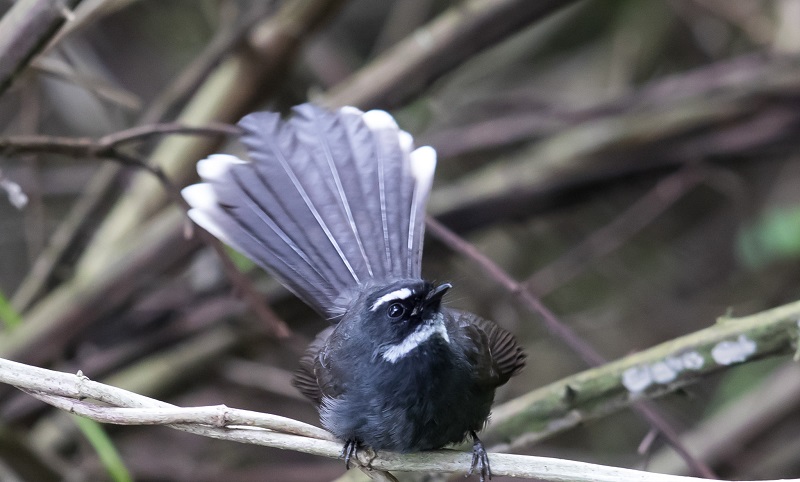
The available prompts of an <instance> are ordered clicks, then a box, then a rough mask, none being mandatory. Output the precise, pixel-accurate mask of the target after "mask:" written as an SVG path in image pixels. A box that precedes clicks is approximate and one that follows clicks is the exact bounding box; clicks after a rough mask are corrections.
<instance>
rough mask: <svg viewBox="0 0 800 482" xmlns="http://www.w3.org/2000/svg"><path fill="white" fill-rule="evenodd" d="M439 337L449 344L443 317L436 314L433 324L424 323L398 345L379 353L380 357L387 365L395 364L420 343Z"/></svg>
mask: <svg viewBox="0 0 800 482" xmlns="http://www.w3.org/2000/svg"><path fill="white" fill-rule="evenodd" d="M437 334H438V335H439V336H440V337H441V338H442V339H443V340H444V341H445V342H447V343H450V337H449V336H448V335H447V328H446V327H445V326H444V316H442V314H441V313H437V314H436V317H435V318H434V321H433V323H426V324H424V325H421V326H419V327H417V329H416V330H414V331H413V332H412V333H411V334H410V335H408V336H407V337H406V338H405V339H404V340H403V341H401V342H400V343H396V344H394V345H390V346H389V348H388V349H387V350H385V351H384V352H383V353H381V357H383V359H384V360H386V361H388V362H389V363H396V362H397V360H399V359H401V358H403V357H404V356H406V355H407V354H408V353H409V352H410V351H411V350H413V349H415V348H417V347H418V346H420V345H421V344H422V343H424V342H425V341H427V340H428V339H430V337H432V336H433V335H437Z"/></svg>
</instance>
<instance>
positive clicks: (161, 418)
mask: <svg viewBox="0 0 800 482" xmlns="http://www.w3.org/2000/svg"><path fill="white" fill-rule="evenodd" d="M0 382H3V383H7V384H10V385H14V386H16V387H18V388H21V389H23V390H25V391H28V392H35V393H32V394H33V395H34V396H36V397H37V398H40V399H42V400H44V401H46V402H48V403H51V402H52V403H54V404H56V405H59V406H61V407H63V408H64V409H66V410H68V411H71V412H73V413H79V414H81V415H83V416H87V417H89V418H93V419H95V420H98V421H103V422H112V421H113V423H124V424H140V423H142V422H145V423H147V424H167V425H168V426H170V427H172V428H175V429H178V430H183V431H186V432H190V433H195V434H199V435H204V436H208V437H213V438H218V439H223V440H231V441H236V442H242V443H250V444H256V445H264V446H269V447H275V448H279V449H284V450H294V451H298V452H304V453H309V454H314V455H320V456H323V457H329V458H339V457H340V456H341V443H340V442H335V441H333V440H331V436H330V435H329V434H327V433H322V432H324V431H322V430H320V429H316V428H315V427H310V426H308V425H306V424H303V423H301V422H297V421H294V420H290V419H285V418H283V417H275V416H272V415H268V414H261V413H256V412H250V411H247V410H235V409H230V408H227V407H222V406H217V407H195V408H185V409H184V408H178V407H174V406H172V405H170V404H167V403H165V402H161V401H158V400H154V399H151V398H148V397H144V396H141V395H138V394H135V393H132V392H128V391H126V390H122V389H119V388H115V387H112V386H109V385H104V384H102V383H98V382H94V381H91V380H89V379H87V378H86V377H84V376H82V375H81V374H80V373H79V374H78V375H73V374H68V373H62V372H56V371H52V370H46V369H43V368H38V367H33V366H29V365H24V364H21V363H17V362H12V361H9V360H4V359H0ZM86 399H93V400H98V401H102V402H104V403H108V404H112V405H114V407H105V406H100V405H95V406H92V405H91V404H89V403H88V402H86V401H85V400H86ZM174 422H178V423H174ZM242 425H245V426H244V427H242ZM265 425H268V426H269V427H270V429H265V428H262V427H263V426H265ZM287 427H291V430H294V431H302V432H303V433H308V434H309V435H308V436H301V435H295V434H290V433H286V432H285V430H286V429H287ZM272 429H274V430H272ZM275 430H280V432H279V431H275ZM312 434H313V435H312ZM317 436H319V438H318V437H317ZM367 452H369V451H361V452H360V453H359V454H358V457H357V458H358V463H359V464H361V465H362V466H365V467H368V468H369V469H372V470H401V471H420V472H422V471H424V472H442V473H453V472H462V473H463V472H465V471H466V469H467V468H468V467H469V466H470V465H471V462H472V454H470V453H468V452H454V451H450V450H438V451H429V452H419V453H413V454H397V453H392V452H381V453H380V454H374V455H373V454H371V453H367ZM491 460H492V472H493V473H494V474H495V475H498V476H500V475H505V476H511V477H528V478H537V479H540V480H545V481H562V482H563V481H574V482H597V481H618V482H629V481H630V482H632V481H642V480H648V481H652V482H689V481H698V480H704V479H697V478H691V477H683V476H674V475H661V474H653V473H647V472H642V471H638V470H631V469H623V468H616V467H607V466H602V465H595V464H588V463H584V462H575V461H570V460H561V459H553V458H546V457H534V456H525V455H511V454H501V453H492V454H491Z"/></svg>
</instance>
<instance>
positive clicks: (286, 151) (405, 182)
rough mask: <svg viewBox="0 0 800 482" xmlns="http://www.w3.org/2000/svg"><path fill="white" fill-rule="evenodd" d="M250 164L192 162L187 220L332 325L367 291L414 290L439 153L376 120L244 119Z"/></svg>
mask: <svg viewBox="0 0 800 482" xmlns="http://www.w3.org/2000/svg"><path fill="white" fill-rule="evenodd" d="M239 126H240V127H241V128H242V129H243V130H244V135H243V136H242V139H241V140H242V142H243V143H244V145H245V146H246V147H247V151H248V155H249V160H248V161H245V160H241V159H238V158H236V157H234V156H229V155H214V156H211V157H209V158H208V159H204V160H202V161H200V162H199V163H198V165H197V171H198V173H199V174H200V177H201V178H202V181H203V182H202V183H200V184H195V185H192V186H189V187H187V188H185V189H184V190H183V196H184V198H185V199H186V200H187V202H188V203H189V204H190V205H191V206H192V209H191V210H190V211H189V216H190V217H191V218H192V219H193V220H194V221H195V222H196V223H197V224H199V225H200V226H202V227H203V228H205V229H206V230H208V231H209V232H210V233H211V234H213V235H214V236H216V237H218V238H219V239H221V240H222V241H224V242H225V243H227V244H229V245H230V246H231V247H233V248H235V249H236V250H238V251H240V252H242V253H243V254H245V255H247V256H248V257H249V258H251V259H252V260H253V261H255V262H256V263H257V264H259V265H261V266H262V267H263V268H265V269H266V270H267V271H269V272H270V273H271V274H272V275H274V276H275V277H276V278H277V279H278V280H279V281H281V283H282V284H284V285H285V286H286V287H287V288H288V289H290V290H291V291H293V292H294V293H295V294H296V295H297V296H298V297H300V298H301V299H302V300H303V301H305V302H306V303H307V304H308V305H309V306H311V307H312V308H314V309H315V310H317V311H318V312H319V313H321V314H323V316H325V317H327V318H328V319H331V320H337V319H338V318H339V317H341V315H342V314H343V313H344V312H345V310H346V309H347V308H348V306H349V304H350V303H351V302H352V300H353V299H354V298H353V297H354V296H355V295H356V293H357V291H358V288H359V287H360V286H362V285H364V284H372V282H381V281H385V280H389V279H393V278H419V277H420V274H421V268H420V262H421V256H422V238H423V229H424V220H425V205H426V203H427V199H428V194H429V192H430V188H431V183H432V181H433V172H434V169H435V166H436V152H435V151H434V150H433V149H432V148H430V147H421V148H418V149H416V150H415V149H414V143H413V139H412V137H411V135H410V134H408V133H407V132H404V131H401V130H400V129H399V128H398V127H397V124H396V123H395V121H394V119H392V117H391V116H390V115H389V114H388V113H386V112H384V111H369V112H366V113H364V112H361V111H360V110H358V109H356V108H353V107H344V108H342V109H340V110H338V111H335V112H330V111H328V110H325V109H323V108H321V107H317V106H314V105H311V104H303V105H300V106H297V107H295V108H294V115H293V116H292V117H291V118H290V119H288V120H284V119H281V117H280V116H279V114H277V113H272V112H258V113H254V114H250V115H248V116H246V117H244V118H243V119H242V120H241V121H240V122H239Z"/></svg>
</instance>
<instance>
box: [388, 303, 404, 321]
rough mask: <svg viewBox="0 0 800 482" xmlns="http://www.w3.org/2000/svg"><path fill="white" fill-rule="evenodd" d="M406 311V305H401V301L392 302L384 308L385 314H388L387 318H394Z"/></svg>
mask: <svg viewBox="0 0 800 482" xmlns="http://www.w3.org/2000/svg"><path fill="white" fill-rule="evenodd" d="M405 313H406V307H405V306H403V304H402V303H392V304H391V305H389V308H387V309H386V314H387V315H389V318H392V319H394V320H396V319H398V318H400V317H402V316H403V315H404V314H405Z"/></svg>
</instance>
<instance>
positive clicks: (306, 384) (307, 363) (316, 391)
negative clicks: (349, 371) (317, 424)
mask: <svg viewBox="0 0 800 482" xmlns="http://www.w3.org/2000/svg"><path fill="white" fill-rule="evenodd" d="M332 332H333V327H330V328H327V329H325V330H322V331H321V332H320V333H319V334H318V335H317V337H316V338H315V339H314V341H312V342H311V343H310V344H309V345H308V348H306V352H305V354H304V355H303V356H302V357H300V367H299V368H298V369H297V371H296V372H295V374H294V378H293V379H292V385H294V386H295V388H297V389H298V390H299V391H300V393H302V394H303V395H304V396H305V397H306V398H308V399H310V400H311V401H312V402H314V404H315V405H317V406H319V404H320V403H322V397H323V395H324V394H323V392H322V389H321V388H320V384H319V381H318V380H317V374H316V371H317V370H316V365H317V362H318V358H319V354H320V351H321V350H322V349H323V348H324V347H325V342H326V341H328V337H330V335H331V333H332Z"/></svg>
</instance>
